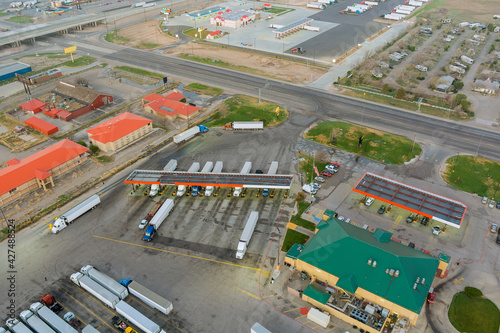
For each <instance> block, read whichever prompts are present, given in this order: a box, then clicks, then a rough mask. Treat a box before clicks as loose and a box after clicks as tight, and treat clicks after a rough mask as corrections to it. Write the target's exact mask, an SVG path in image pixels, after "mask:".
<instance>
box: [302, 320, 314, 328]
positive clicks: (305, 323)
mask: <svg viewBox="0 0 500 333" xmlns="http://www.w3.org/2000/svg"><path fill="white" fill-rule="evenodd" d="M311 321H312V320H308V321H305V322H303V323H302V325H305V324H307V323H310V322H311ZM308 327H309V326H308Z"/></svg>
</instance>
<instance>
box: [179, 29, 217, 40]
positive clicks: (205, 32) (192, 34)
mask: <svg viewBox="0 0 500 333" xmlns="http://www.w3.org/2000/svg"><path fill="white" fill-rule="evenodd" d="M211 32H213V31H210V30H203V31H202V32H198V30H197V29H195V28H187V29H186V30H184V31H183V32H182V33H183V34H184V35H186V36H189V37H192V38H198V39H205V38H207V35H208V34H209V33H211Z"/></svg>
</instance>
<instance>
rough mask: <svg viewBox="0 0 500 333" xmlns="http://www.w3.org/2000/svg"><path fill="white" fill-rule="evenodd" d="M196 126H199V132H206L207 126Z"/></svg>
mask: <svg viewBox="0 0 500 333" xmlns="http://www.w3.org/2000/svg"><path fill="white" fill-rule="evenodd" d="M198 127H199V128H200V132H201V133H206V132H208V127H206V126H203V125H198Z"/></svg>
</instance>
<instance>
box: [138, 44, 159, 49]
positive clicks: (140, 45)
mask: <svg viewBox="0 0 500 333" xmlns="http://www.w3.org/2000/svg"><path fill="white" fill-rule="evenodd" d="M158 46H160V44H155V43H140V44H137V45H136V46H134V47H135V48H138V49H154V48H155V47H158Z"/></svg>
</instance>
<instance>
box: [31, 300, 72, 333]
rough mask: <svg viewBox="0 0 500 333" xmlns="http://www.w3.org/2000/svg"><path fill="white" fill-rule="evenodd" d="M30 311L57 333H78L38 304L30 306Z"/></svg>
mask: <svg viewBox="0 0 500 333" xmlns="http://www.w3.org/2000/svg"><path fill="white" fill-rule="evenodd" d="M30 310H31V311H32V312H33V313H35V314H37V315H38V317H40V318H41V319H42V320H43V321H45V322H46V323H47V324H48V325H49V326H50V327H52V329H53V330H54V331H56V332H57V333H78V331H77V330H75V329H74V328H73V327H71V326H70V325H69V324H68V323H67V322H65V321H64V320H63V319H62V318H61V317H59V316H58V315H56V314H55V313H54V312H53V311H51V310H50V309H49V308H48V307H46V306H45V305H43V304H42V303H40V302H36V303H33V304H31V306H30Z"/></svg>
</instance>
